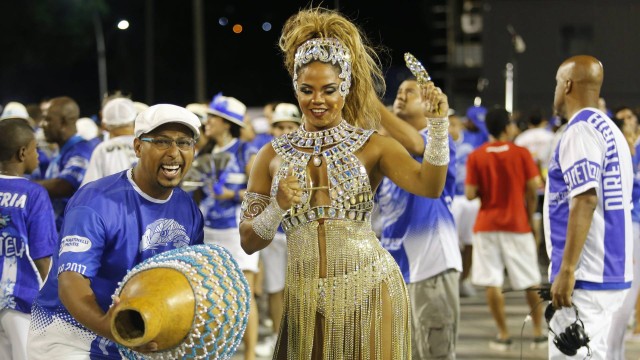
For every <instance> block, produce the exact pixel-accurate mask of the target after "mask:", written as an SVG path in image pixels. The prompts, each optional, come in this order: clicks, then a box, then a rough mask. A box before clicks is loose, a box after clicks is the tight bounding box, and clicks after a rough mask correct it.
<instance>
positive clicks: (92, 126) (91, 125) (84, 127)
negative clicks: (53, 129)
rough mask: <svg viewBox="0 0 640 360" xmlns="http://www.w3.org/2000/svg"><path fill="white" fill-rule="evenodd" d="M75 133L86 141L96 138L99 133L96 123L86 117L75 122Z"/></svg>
mask: <svg viewBox="0 0 640 360" xmlns="http://www.w3.org/2000/svg"><path fill="white" fill-rule="evenodd" d="M76 131H77V132H78V135H80V136H81V137H82V138H83V139H85V140H87V141H88V140H91V139H94V138H96V137H97V136H98V135H99V133H100V129H99V128H98V125H97V124H96V122H95V121H93V119H91V118H88V117H82V118H80V119H78V120H76Z"/></svg>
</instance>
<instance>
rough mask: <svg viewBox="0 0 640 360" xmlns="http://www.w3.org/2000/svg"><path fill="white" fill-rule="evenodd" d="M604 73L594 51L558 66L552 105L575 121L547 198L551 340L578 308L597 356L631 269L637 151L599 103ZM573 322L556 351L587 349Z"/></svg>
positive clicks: (556, 354)
mask: <svg viewBox="0 0 640 360" xmlns="http://www.w3.org/2000/svg"><path fill="white" fill-rule="evenodd" d="M602 79H603V67H602V64H601V63H600V61H598V60H597V59H595V58H594V57H592V56H586V55H580V56H574V57H571V58H569V59H567V60H566V61H564V62H563V63H562V65H560V68H559V69H558V72H557V75H556V90H555V98H554V104H553V107H554V111H555V112H556V114H557V115H559V116H561V117H563V118H566V119H569V122H568V125H567V128H566V130H565V132H564V134H563V135H562V138H561V140H560V142H559V144H558V146H557V147H556V148H555V149H554V151H553V155H552V157H551V159H550V164H549V174H548V182H547V186H546V191H545V203H544V214H545V218H544V228H545V235H546V238H547V239H549V241H548V243H547V252H548V254H549V259H550V260H551V264H550V271H549V280H550V281H551V282H552V283H553V285H552V287H551V296H552V303H553V307H554V308H555V309H556V311H555V313H554V314H553V317H552V318H551V321H550V330H551V331H552V332H551V333H550V341H551V340H553V339H554V338H555V335H554V333H555V334H561V333H563V332H565V329H567V327H569V326H570V325H572V324H574V323H576V321H577V320H576V317H577V316H579V318H580V320H581V321H582V322H583V324H584V330H585V333H586V335H587V336H588V337H589V339H590V341H589V343H588V347H589V348H590V349H591V352H592V358H593V359H605V358H606V353H607V337H608V334H609V330H610V326H611V318H612V314H613V313H614V312H615V311H616V310H617V308H618V307H619V306H620V304H621V303H622V301H623V299H624V296H625V294H626V292H627V291H628V290H627V289H629V287H630V286H631V281H632V277H633V271H632V250H633V239H632V225H631V190H632V183H633V167H632V163H631V154H630V151H629V146H628V145H627V143H626V140H625V137H624V135H623V134H622V132H621V131H620V130H619V129H618V127H617V126H616V125H615V124H614V123H613V121H612V120H611V119H610V118H609V117H607V115H606V114H604V113H603V112H602V111H600V110H598V99H599V97H600V87H601V86H602ZM572 305H575V308H573V307H572ZM576 309H577V310H576ZM577 323H578V324H580V325H582V324H581V323H580V322H577ZM572 329H574V328H572ZM568 330H569V329H567V331H566V334H565V335H566V336H562V338H560V340H561V341H559V343H560V344H559V345H557V346H553V345H552V346H549V358H550V359H565V358H569V357H568V356H566V355H570V354H575V352H576V351H577V355H575V358H578V359H582V358H585V357H586V356H587V352H588V348H587V347H580V344H574V343H575V342H580V341H579V339H577V337H576V336H575V334H576V332H575V331H573V332H572V331H568ZM574 330H575V329H574ZM566 338H570V339H569V340H570V341H563V340H566ZM557 342H558V341H557ZM576 345H577V346H576Z"/></svg>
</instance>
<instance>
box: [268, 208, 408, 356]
mask: <svg viewBox="0 0 640 360" xmlns="http://www.w3.org/2000/svg"><path fill="white" fill-rule="evenodd" d="M318 226H319V224H318V222H317V221H311V222H308V223H306V224H301V225H299V226H296V227H293V228H291V229H289V230H288V231H287V249H288V250H287V252H288V265H287V277H286V287H285V295H284V296H285V299H284V314H283V320H284V321H283V323H282V326H281V329H280V335H281V336H280V337H279V339H278V345H277V347H276V351H275V354H274V357H273V358H274V359H288V360H306V359H311V356H312V353H313V350H314V349H313V348H314V347H316V353H318V352H319V349H318V347H321V349H322V354H323V359H331V360H333V359H336V360H338V359H354V360H356V359H382V358H383V357H382V352H383V351H382V349H383V344H382V341H383V339H382V336H381V330H380V329H381V326H391V336H390V338H389V339H387V340H386V341H389V342H390V343H391V344H385V346H384V347H385V348H388V347H389V346H390V348H391V353H392V359H394V360H396V359H397V360H405V359H411V340H410V338H411V336H410V320H409V298H408V294H407V290H406V287H405V284H404V280H403V278H402V275H401V273H400V269H399V268H398V265H397V264H396V262H395V260H394V259H393V257H392V256H391V255H390V254H389V253H388V252H387V251H386V250H384V249H383V248H382V247H381V246H380V243H379V241H378V239H377V238H376V236H375V233H374V232H373V231H372V230H371V224H370V223H369V222H368V221H351V220H325V222H324V228H325V229H324V233H325V243H326V262H327V277H326V278H320V277H319V270H318V269H319V250H318ZM383 288H384V290H385V291H387V292H388V297H386V296H383ZM384 301H390V302H391V304H390V306H389V304H384V305H387V306H385V307H386V308H387V309H391V310H390V311H391V312H392V315H391V324H386V323H385V324H382V323H381V322H382V315H383V310H382V309H383V302H384ZM317 314H320V315H321V316H322V317H324V329H323V330H324V331H323V334H324V335H323V343H322V344H314V338H315V339H316V341H317V337H316V336H315V334H314V329H316V318H317ZM372 325H373V326H372ZM372 342H373V344H372ZM372 352H374V353H372ZM285 354H286V355H285Z"/></svg>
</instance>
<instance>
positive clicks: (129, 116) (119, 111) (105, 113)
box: [102, 98, 138, 126]
mask: <svg viewBox="0 0 640 360" xmlns="http://www.w3.org/2000/svg"><path fill="white" fill-rule="evenodd" d="M137 114H138V111H137V110H136V108H135V105H134V104H133V101H131V100H130V99H127V98H115V99H112V100H109V102H107V103H106V104H105V105H104V107H103V108H102V123H103V124H105V125H107V126H121V125H126V124H129V123H132V122H133V121H134V120H135V119H136V115H137Z"/></svg>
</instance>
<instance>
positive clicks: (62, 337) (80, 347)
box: [27, 317, 95, 360]
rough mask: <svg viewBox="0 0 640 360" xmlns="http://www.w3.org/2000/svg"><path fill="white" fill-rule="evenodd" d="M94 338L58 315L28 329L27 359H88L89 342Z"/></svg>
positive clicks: (89, 356)
mask: <svg viewBox="0 0 640 360" xmlns="http://www.w3.org/2000/svg"><path fill="white" fill-rule="evenodd" d="M93 339H95V334H94V335H92V334H90V333H89V332H88V331H82V330H80V329H78V328H76V327H74V326H72V325H70V324H68V323H66V322H64V321H62V320H60V318H58V317H53V318H52V323H51V324H49V325H48V326H46V327H44V328H40V329H38V330H35V329H34V326H32V327H31V329H30V331H29V343H28V345H27V346H28V352H29V360H63V359H64V360H89V359H90V358H91V355H90V349H91V342H92V341H93Z"/></svg>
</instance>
